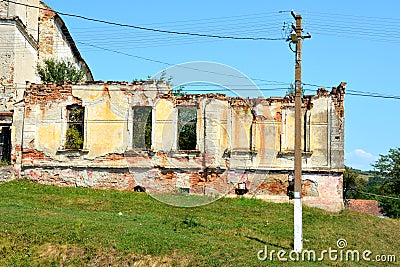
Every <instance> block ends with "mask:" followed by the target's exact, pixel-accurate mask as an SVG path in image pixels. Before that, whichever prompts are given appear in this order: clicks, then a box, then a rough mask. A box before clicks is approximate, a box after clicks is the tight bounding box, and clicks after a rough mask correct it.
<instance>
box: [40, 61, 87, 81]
mask: <svg viewBox="0 0 400 267" xmlns="http://www.w3.org/2000/svg"><path fill="white" fill-rule="evenodd" d="M36 71H37V74H38V75H39V77H40V79H41V80H42V82H45V83H57V82H78V81H82V80H83V78H84V76H85V74H84V72H83V71H82V70H80V69H78V68H76V67H75V65H74V63H72V62H71V61H68V60H56V59H46V60H44V62H43V64H38V65H37V67H36Z"/></svg>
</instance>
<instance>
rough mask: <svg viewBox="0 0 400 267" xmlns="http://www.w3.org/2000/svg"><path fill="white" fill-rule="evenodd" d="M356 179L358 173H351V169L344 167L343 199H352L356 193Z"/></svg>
mask: <svg viewBox="0 0 400 267" xmlns="http://www.w3.org/2000/svg"><path fill="white" fill-rule="evenodd" d="M357 178H358V173H356V172H355V171H353V170H352V169H351V168H349V167H347V166H345V171H344V173H343V198H344V199H349V198H353V197H354V191H356V192H355V193H357V191H358V186H357Z"/></svg>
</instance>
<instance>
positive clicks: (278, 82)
mask: <svg viewBox="0 0 400 267" xmlns="http://www.w3.org/2000/svg"><path fill="white" fill-rule="evenodd" d="M77 43H80V44H84V45H87V46H91V47H95V48H98V49H101V50H105V51H109V52H113V53H117V54H121V55H125V56H129V57H134V58H138V59H142V60H146V61H150V62H154V63H159V64H163V65H167V66H175V67H179V68H185V69H190V70H195V71H200V72H205V73H210V74H217V75H222V76H228V77H234V78H240V79H251V80H254V81H262V82H273V83H276V84H283V85H289V84H290V83H287V82H280V81H273V80H265V79H258V78H251V77H249V78H247V77H244V76H237V75H232V74H226V73H220V72H214V71H209V70H202V69H198V68H192V67H188V66H182V65H176V64H172V63H168V62H165V61H160V60H156V59H151V58H146V57H142V56H137V55H133V54H129V53H125V52H121V51H117V50H114V49H109V48H105V47H100V46H96V45H93V44H88V43H84V42H79V41H77Z"/></svg>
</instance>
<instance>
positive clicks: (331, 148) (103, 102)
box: [15, 81, 344, 210]
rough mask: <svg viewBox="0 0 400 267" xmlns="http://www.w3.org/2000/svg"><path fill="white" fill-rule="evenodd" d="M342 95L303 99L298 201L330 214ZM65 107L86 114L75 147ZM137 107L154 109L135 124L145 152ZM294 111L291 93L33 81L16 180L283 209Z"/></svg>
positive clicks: (23, 107)
mask: <svg viewBox="0 0 400 267" xmlns="http://www.w3.org/2000/svg"><path fill="white" fill-rule="evenodd" d="M343 97H344V84H341V85H339V87H337V88H334V90H332V92H330V93H329V92H328V91H327V90H325V89H320V90H319V91H318V93H317V94H316V95H312V96H306V97H304V98H303V107H302V110H303V113H304V116H302V117H303V120H305V121H303V123H302V125H304V127H303V132H302V135H303V138H302V140H303V142H304V144H303V157H304V158H303V171H304V174H303V192H302V194H303V197H304V201H305V203H306V204H308V205H311V206H317V207H321V208H324V209H328V210H340V209H341V208H342V206H343V201H342V178H343V175H342V172H343V134H344V133H343V130H344V129H343V116H344V113H343V112H342V111H343ZM72 104H77V105H81V106H82V107H83V108H84V112H85V115H84V118H85V119H84V126H83V127H84V144H83V147H82V149H77V150H68V149H66V148H65V147H64V144H65V134H66V130H67V128H68V121H67V120H68V110H67V107H68V106H69V105H72ZM143 106H146V107H151V108H150V109H149V110H151V116H150V117H149V118H150V120H149V121H147V122H146V121H144V122H142V123H150V122H151V125H150V126H151V127H150V128H151V129H152V131H151V146H150V147H148V148H141V149H135V148H134V142H133V138H134V137H133V135H132V134H133V132H134V130H137V129H136V128H135V127H139V126H138V125H139V124H135V121H134V119H133V116H134V113H133V112H134V110H135V107H143ZM185 108H189V109H192V110H195V112H191V113H187V114H191V116H193V118H192V119H193V120H195V121H191V122H190V125H193V127H195V130H196V133H195V134H194V135H193V138H194V139H195V141H196V142H195V147H193V148H191V150H189V151H186V150H181V149H180V148H179V138H181V137H180V134H181V133H180V132H179V129H183V128H182V127H184V125H183V126H182V125H181V124H180V121H179V120H180V117H179V109H185ZM293 113H294V103H293V98H291V97H290V96H287V97H282V98H257V99H242V98H231V97H227V96H225V95H220V94H199V95H184V96H174V95H173V94H172V93H171V89H170V88H169V87H168V85H166V84H163V83H155V82H151V81H149V82H136V83H130V84H129V83H125V82H119V83H118V82H108V83H103V82H93V83H77V84H63V85H35V84H32V85H31V86H30V87H29V88H27V89H26V95H25V98H24V101H23V102H21V103H20V106H19V107H18V109H17V114H16V118H19V119H18V120H17V125H18V129H19V130H20V131H21V138H20V139H19V140H17V142H16V143H17V146H16V148H15V151H16V152H18V151H20V153H19V154H18V153H17V154H16V155H15V163H16V165H18V164H17V163H18V162H19V164H20V165H19V166H20V168H19V169H20V171H21V172H20V174H19V175H21V176H22V175H25V176H27V177H29V178H30V179H33V180H35V181H38V182H42V183H48V184H57V185H68V186H87V187H94V188H116V189H123V190H132V188H133V187H134V186H136V185H140V186H143V187H145V188H148V189H149V190H150V189H152V188H153V187H157V188H158V190H161V191H162V190H170V189H171V188H176V189H179V190H185V191H187V192H189V193H192V194H209V193H210V194H211V193H212V194H214V193H215V194H217V193H221V194H227V195H228V196H235V195H236V194H237V193H238V192H241V193H243V194H244V196H249V197H257V198H261V199H266V200H272V201H280V202H289V201H290V185H291V182H292V170H293V151H292V145H291V143H290V142H292V140H291V139H292V138H293V132H292V131H291V129H292V128H293V126H294V116H293ZM307 114H308V115H307ZM185 116H186V115H185ZM189 121H190V120H189ZM146 125H147V124H146ZM188 125H189V124H188ZM186 129H190V127H189V128H186ZM142 134H146V133H145V132H144V131H143V132H142ZM149 134H150V133H149ZM18 147H20V149H19V150H18V149H17V148H18ZM17 169H18V168H17ZM239 187H240V188H239ZM238 189H240V190H242V189H245V190H244V191H243V190H242V191H240V190H238ZM241 193H240V194H241Z"/></svg>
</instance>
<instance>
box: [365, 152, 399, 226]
mask: <svg viewBox="0 0 400 267" xmlns="http://www.w3.org/2000/svg"><path fill="white" fill-rule="evenodd" d="M372 166H373V167H374V168H375V170H376V171H377V173H378V174H379V175H381V176H382V177H383V178H384V182H383V183H382V185H381V187H380V190H379V194H380V195H385V196H389V197H392V198H385V197H380V198H379V203H380V204H381V206H382V207H383V209H384V210H385V212H386V214H387V215H388V216H389V217H392V218H400V200H399V198H400V147H398V148H391V149H390V150H389V153H388V154H387V155H379V159H378V160H377V161H376V162H375V163H374V164H372Z"/></svg>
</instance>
